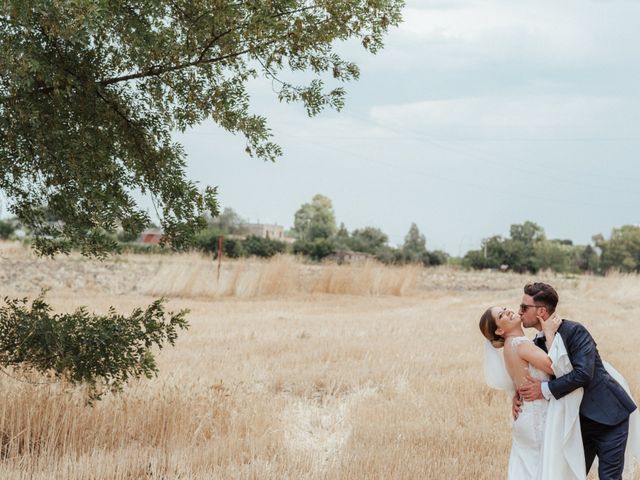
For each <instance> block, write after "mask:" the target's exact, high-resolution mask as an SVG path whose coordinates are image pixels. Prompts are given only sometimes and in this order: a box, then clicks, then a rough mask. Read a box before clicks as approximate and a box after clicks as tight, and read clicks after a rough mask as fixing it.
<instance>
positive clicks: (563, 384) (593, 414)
mask: <svg viewBox="0 0 640 480" xmlns="http://www.w3.org/2000/svg"><path fill="white" fill-rule="evenodd" d="M558 333H559V334H560V335H561V336H562V340H563V341H564V344H565V346H566V348H567V352H568V354H569V359H570V360H571V365H573V371H572V372H571V373H569V374H567V375H564V376H562V377H560V378H555V379H552V380H550V381H549V384H548V385H549V390H550V391H551V394H552V395H553V396H554V397H555V398H556V399H560V398H562V397H564V396H565V395H567V394H568V393H570V392H572V391H573V390H575V389H576V388H579V387H584V396H583V397H582V403H581V404H580V427H581V429H582V442H583V445H584V451H585V461H586V464H587V471H589V469H590V468H591V464H592V463H593V460H594V458H595V456H596V455H597V456H598V463H599V468H598V475H599V478H600V480H604V479H611V480H618V479H620V478H622V471H623V468H624V451H625V447H626V444H627V437H628V433H629V414H630V413H631V412H633V411H634V410H635V409H636V405H635V403H633V400H632V399H631V398H630V397H629V395H627V393H626V392H625V391H624V389H623V388H622V386H620V384H619V383H618V382H616V381H615V380H614V379H613V378H612V377H611V376H610V375H609V374H608V373H607V371H606V370H605V368H604V366H603V365H602V360H601V359H600V354H599V353H598V349H597V348H596V342H595V341H594V340H593V338H592V337H591V334H589V332H588V331H587V329H586V328H584V327H583V326H582V325H581V324H579V323H577V322H573V321H571V320H562V323H561V324H560V328H558ZM536 343H537V345H538V346H539V347H541V348H543V349H544V350H545V351H546V346H545V345H544V338H542V339H539V340H537V341H536Z"/></svg>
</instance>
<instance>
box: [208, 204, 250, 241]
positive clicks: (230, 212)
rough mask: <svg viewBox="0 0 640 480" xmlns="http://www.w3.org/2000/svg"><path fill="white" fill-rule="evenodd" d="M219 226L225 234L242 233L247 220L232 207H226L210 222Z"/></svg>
mask: <svg viewBox="0 0 640 480" xmlns="http://www.w3.org/2000/svg"><path fill="white" fill-rule="evenodd" d="M210 223H211V224H212V225H214V226H215V227H217V228H218V229H219V230H220V231H221V232H222V233H223V234H226V235H228V234H231V235H234V234H241V233H244V231H243V230H244V229H243V224H244V223H246V221H245V220H244V219H243V218H242V217H241V216H240V215H238V213H237V212H236V211H235V210H234V209H233V208H230V207H225V209H224V210H223V211H222V213H221V214H220V215H218V216H217V217H216V218H214V219H212V221H211V222H210Z"/></svg>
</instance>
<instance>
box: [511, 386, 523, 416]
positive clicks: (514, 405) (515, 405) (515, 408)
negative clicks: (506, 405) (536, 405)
mask: <svg viewBox="0 0 640 480" xmlns="http://www.w3.org/2000/svg"><path fill="white" fill-rule="evenodd" d="M521 406H522V400H520V394H518V392H516V394H515V395H514V396H513V398H512V399H511V415H513V419H514V420H517V419H518V416H519V415H520V412H521V411H522V408H521Z"/></svg>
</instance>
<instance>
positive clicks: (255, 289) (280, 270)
mask: <svg viewBox="0 0 640 480" xmlns="http://www.w3.org/2000/svg"><path fill="white" fill-rule="evenodd" d="M422 270H423V269H422V268H420V267H417V266H414V265H408V266H401V267H389V266H385V265H382V264H380V263H378V262H374V261H368V262H365V263H363V264H360V265H325V266H318V265H310V264H307V263H305V262H303V261H302V260H301V259H299V258H296V257H293V256H291V255H279V256H276V257H274V258H272V259H269V260H258V259H252V260H240V261H231V262H225V263H224V268H222V269H221V271H220V276H219V278H218V272H217V266H216V264H215V263H214V262H213V261H212V260H211V259H208V258H205V257H203V256H201V255H195V254H190V255H176V256H172V257H167V258H166V259H163V260H162V264H161V267H160V268H159V270H158V271H157V273H156V274H155V275H154V277H153V278H152V279H151V280H150V281H149V283H148V285H147V287H146V288H145V290H144V292H145V293H148V294H150V295H164V296H168V297H187V298H219V297H237V298H256V297H267V296H286V295H296V294H310V293H329V294H334V295H396V296H403V295H407V294H410V293H413V292H415V290H416V284H417V280H418V277H419V274H420V272H421V271H422Z"/></svg>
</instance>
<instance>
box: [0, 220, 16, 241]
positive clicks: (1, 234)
mask: <svg viewBox="0 0 640 480" xmlns="http://www.w3.org/2000/svg"><path fill="white" fill-rule="evenodd" d="M15 230H16V227H14V226H13V223H11V222H10V221H7V220H0V238H1V239H3V240H6V239H8V238H9V237H11V235H13V232H15Z"/></svg>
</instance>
